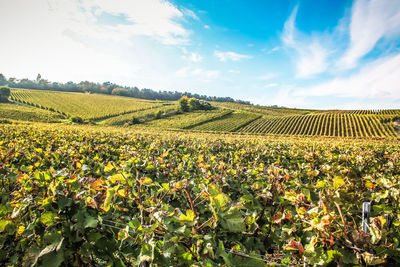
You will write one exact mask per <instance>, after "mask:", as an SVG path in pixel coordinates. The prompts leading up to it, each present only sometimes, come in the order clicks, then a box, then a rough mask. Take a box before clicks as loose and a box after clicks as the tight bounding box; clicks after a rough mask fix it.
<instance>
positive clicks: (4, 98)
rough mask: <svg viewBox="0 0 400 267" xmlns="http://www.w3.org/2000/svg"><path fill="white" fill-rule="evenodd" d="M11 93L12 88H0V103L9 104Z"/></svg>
mask: <svg viewBox="0 0 400 267" xmlns="http://www.w3.org/2000/svg"><path fill="white" fill-rule="evenodd" d="M10 93H11V92H10V88H8V87H7V86H0V103H7V102H8V98H9V97H10Z"/></svg>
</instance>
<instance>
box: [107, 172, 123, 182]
mask: <svg viewBox="0 0 400 267" xmlns="http://www.w3.org/2000/svg"><path fill="white" fill-rule="evenodd" d="M123 180H124V176H123V175H122V174H120V173H117V174H114V175H113V176H111V177H110V182H111V183H113V184H115V183H116V182H118V181H123Z"/></svg>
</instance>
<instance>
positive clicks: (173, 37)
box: [0, 0, 400, 109]
mask: <svg viewBox="0 0 400 267" xmlns="http://www.w3.org/2000/svg"><path fill="white" fill-rule="evenodd" d="M0 10H1V11H2V12H1V13H2V15H1V16H0V25H4V27H1V29H0V34H1V36H3V38H2V41H1V42H0V48H1V49H0V72H1V73H3V74H4V75H6V76H7V77H10V76H12V77H18V78H22V77H27V78H35V77H36V75H37V73H40V74H41V75H42V77H44V78H47V79H49V80H51V81H62V82H66V81H70V80H72V81H75V82H79V81H82V80H89V81H95V82H104V81H111V82H114V83H118V84H121V85H130V86H138V87H139V88H152V89H155V90H172V91H175V90H176V91H189V92H193V93H200V94H207V95H212V96H213V95H216V96H231V97H233V98H236V99H244V100H249V101H251V102H252V103H254V104H260V105H280V106H287V107H297V108H319V109H360V108H365V109H381V108H400V1H399V0H355V1H341V0H335V1H311V0H303V1H300V0H298V1H283V0H281V1H266V0H264V1H261V0H259V1H257V0H253V1H244V0H208V1H206V0H202V1H186V0H185V1H179V0H169V1H166V0H113V1H109V0H36V1H25V0H2V1H1V2H0ZM5 36H6V38H4V37H5Z"/></svg>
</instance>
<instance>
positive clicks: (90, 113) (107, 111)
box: [11, 89, 163, 120]
mask: <svg viewBox="0 0 400 267" xmlns="http://www.w3.org/2000/svg"><path fill="white" fill-rule="evenodd" d="M11 98H12V99H13V100H15V101H19V102H25V103H27V104H31V105H35V106H40V107H45V108H48V109H52V110H55V111H58V112H61V113H63V114H67V115H68V116H79V117H82V118H83V119H95V120H96V119H97V120H99V119H106V118H109V117H111V116H116V115H122V114H126V113H128V112H133V111H138V110H144V109H149V108H155V107H159V106H162V105H163V102H157V101H147V100H138V99H133V98H127V97H119V96H106V95H99V94H83V93H69V92H53V91H41V90H29V89H11Z"/></svg>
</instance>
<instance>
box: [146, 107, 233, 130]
mask: <svg viewBox="0 0 400 267" xmlns="http://www.w3.org/2000/svg"><path fill="white" fill-rule="evenodd" d="M231 112H232V111H231V110H226V109H216V110H210V111H194V112H188V113H184V114H178V115H176V116H171V117H167V118H163V119H159V120H153V121H150V122H148V123H145V124H144V126H146V127H152V128H161V129H189V128H193V127H195V126H197V125H200V124H202V123H205V122H208V121H210V120H214V119H217V118H220V117H222V116H225V115H227V114H229V113H231Z"/></svg>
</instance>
